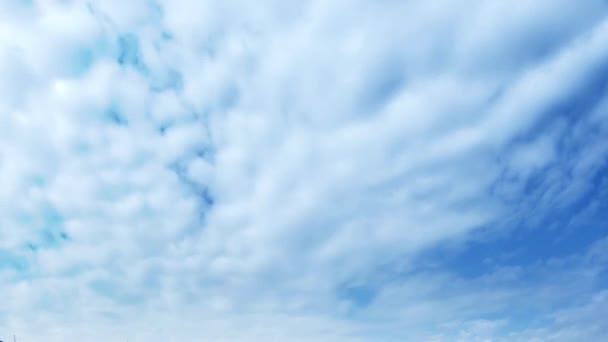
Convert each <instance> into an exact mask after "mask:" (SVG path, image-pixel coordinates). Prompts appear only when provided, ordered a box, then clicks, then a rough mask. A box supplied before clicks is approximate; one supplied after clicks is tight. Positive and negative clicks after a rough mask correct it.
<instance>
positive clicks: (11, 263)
mask: <svg viewBox="0 0 608 342" xmlns="http://www.w3.org/2000/svg"><path fill="white" fill-rule="evenodd" d="M28 267H29V263H28V260H27V258H26V257H25V256H23V255H19V254H15V253H14V252H11V251H9V250H3V249H0V270H2V269H7V268H8V269H14V270H16V271H19V272H25V271H27V269H28Z"/></svg>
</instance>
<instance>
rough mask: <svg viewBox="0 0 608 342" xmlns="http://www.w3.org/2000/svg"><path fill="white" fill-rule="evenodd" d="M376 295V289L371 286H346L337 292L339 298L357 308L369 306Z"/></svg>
mask: <svg viewBox="0 0 608 342" xmlns="http://www.w3.org/2000/svg"><path fill="white" fill-rule="evenodd" d="M376 294H377V291H376V289H375V288H373V287H371V286H369V285H345V286H342V287H340V288H338V290H337V295H338V298H341V299H344V300H347V301H348V302H350V303H352V304H354V305H355V306H356V307H357V308H365V307H367V306H369V305H370V304H371V303H372V302H373V300H374V298H375V297H376Z"/></svg>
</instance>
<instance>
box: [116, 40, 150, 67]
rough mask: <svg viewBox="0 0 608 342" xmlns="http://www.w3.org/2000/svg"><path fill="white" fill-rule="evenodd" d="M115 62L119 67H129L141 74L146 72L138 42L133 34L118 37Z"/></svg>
mask: <svg viewBox="0 0 608 342" xmlns="http://www.w3.org/2000/svg"><path fill="white" fill-rule="evenodd" d="M116 60H117V62H118V63H119V64H120V65H123V66H130V67H133V68H135V69H136V70H139V71H141V72H145V71H146V66H145V65H144V63H143V60H142V55H141V49H140V42H139V39H138V38H137V36H136V35H135V34H132V33H125V34H122V35H120V36H119V37H118V55H117V56H116Z"/></svg>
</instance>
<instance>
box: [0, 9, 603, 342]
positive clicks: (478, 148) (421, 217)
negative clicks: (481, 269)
mask: <svg viewBox="0 0 608 342" xmlns="http://www.w3.org/2000/svg"><path fill="white" fill-rule="evenodd" d="M7 11H8V12H10V13H14V14H15V15H14V16H10V18H9V19H7V20H6V25H3V26H2V28H0V73H1V74H2V75H3V76H4V77H0V92H1V94H2V95H0V207H1V208H3V209H2V210H3V214H2V215H1V217H0V227H2V228H1V229H0V287H2V289H3V290H2V292H1V293H0V302H2V303H3V306H2V308H0V328H1V329H2V331H1V332H2V333H4V331H15V332H18V334H19V335H20V336H23V338H24V340H25V339H27V338H29V339H30V340H37V339H40V338H41V336H45V337H46V339H47V340H51V341H55V340H57V341H59V340H65V339H67V338H72V339H81V340H89V341H96V340H107V339H115V338H129V340H131V341H133V340H137V341H139V340H167V339H169V340H180V341H190V340H192V341H194V340H200V339H206V340H214V341H215V340H222V339H223V340H227V341H228V340H229V341H235V340H236V341H256V340H280V341H299V340H316V341H323V340H327V341H363V340H378V339H381V340H386V341H389V340H391V339H394V340H403V339H404V338H405V339H407V338H415V336H420V335H415V334H414V333H412V334H411V335H407V334H406V333H404V332H402V331H400V330H399V329H395V326H398V325H400V324H401V325H403V324H404V323H405V322H408V321H410V324H411V321H412V320H413V322H419V323H420V325H419V326H417V327H416V328H417V329H418V330H419V331H420V332H422V333H425V334H426V333H435V331H430V330H432V329H431V328H430V327H432V326H434V325H436V324H437V322H438V320H441V321H453V320H454V317H453V315H455V314H456V313H457V312H460V311H462V310H467V308H466V306H467V305H469V304H468V303H469V302H471V301H472V299H470V298H475V299H476V300H479V299H480V298H481V300H486V299H487V300H488V301H489V303H490V304H496V305H497V307H498V308H500V307H502V306H501V305H503V304H502V303H504V300H505V298H511V297H509V296H506V297H500V293H499V294H498V297H499V298H498V299H497V300H496V301H495V302H492V301H491V300H492V299H495V298H496V293H490V294H488V295H487V297H484V296H483V294H482V295H480V296H472V295H471V294H468V293H465V294H463V295H462V296H461V297H458V298H456V301H455V302H454V301H449V300H448V301H446V302H445V304H446V306H448V309H449V310H445V312H444V313H443V314H441V315H437V312H436V311H434V310H436V309H437V306H436V304H437V300H436V299H435V300H433V299H431V300H429V301H420V302H416V301H404V302H403V307H401V308H395V307H394V306H395V305H394V304H395V302H400V300H401V299H402V298H406V299H407V298H413V297H415V296H416V295H421V296H424V295H426V294H427V293H432V292H433V291H432V290H433V286H445V285H444V284H446V281H447V282H449V281H452V280H454V279H452V278H451V277H449V276H447V277H448V278H447V280H446V278H444V275H443V274H439V275H432V276H430V277H429V278H428V279H420V280H419V279H415V280H412V281H410V282H409V283H408V282H403V283H401V284H398V285H390V286H387V287H386V288H384V287H385V286H384V285H380V286H379V287H380V288H381V289H380V290H379V294H378V299H375V300H374V302H373V303H372V304H370V307H369V308H367V309H365V310H364V309H361V310H364V311H366V313H365V314H363V315H362V316H363V317H364V318H365V319H364V320H363V321H359V322H358V321H357V319H356V318H353V317H352V315H353V312H357V310H359V309H357V308H356V304H354V303H353V298H343V297H341V295H340V293H339V292H340V289H341V288H342V287H344V286H348V285H353V284H355V285H357V284H358V283H361V284H363V285H369V284H367V282H370V280H369V277H370V276H371V275H373V274H374V273H375V272H376V270H377V268H379V267H381V266H385V265H387V264H388V265H390V264H393V263H395V262H397V261H398V262H400V263H403V264H405V265H406V266H405V267H406V268H407V267H409V264H410V263H411V262H412V260H414V259H413V257H414V256H415V255H416V254H417V253H419V252H420V251H423V250H425V249H426V248H429V247H432V246H434V245H435V244H437V243H439V242H443V241H446V240H450V239H462V238H466V237H467V236H468V233H470V232H471V231H473V230H474V229H476V228H479V227H480V226H483V225H486V224H488V223H491V222H494V221H495V220H496V219H498V218H500V217H501V215H504V214H505V213H509V212H510V210H511V209H512V208H511V207H509V206H508V205H509V204H508V203H505V202H504V198H502V197H500V196H496V195H495V194H493V193H491V192H490V191H489V189H490V188H491V187H492V186H495V184H496V182H499V181H500V179H501V178H500V177H502V174H503V172H516V173H518V174H519V175H520V177H522V178H523V181H525V180H526V179H527V178H528V177H529V176H530V175H531V174H533V173H534V172H538V170H539V169H542V168H543V167H545V166H547V165H549V164H550V163H551V162H552V161H554V160H555V159H556V158H558V157H557V153H558V152H556V144H557V139H558V138H559V137H560V134H562V133H560V132H562V131H559V130H555V131H554V132H553V133H552V134H546V135H544V136H539V137H536V139H533V140H532V142H531V143H530V144H528V143H527V142H521V141H520V140H518V139H522V136H525V135H529V134H530V131H531V130H532V128H533V127H534V126H535V125H538V124H540V123H541V122H542V120H544V119H545V118H546V116H547V111H550V110H551V109H552V107H553V106H555V104H556V103H560V101H561V99H563V98H566V97H568V96H570V95H572V94H574V95H576V94H577V93H578V92H579V91H580V89H581V88H582V87H584V86H585V85H586V84H587V83H588V82H589V79H590V77H589V76H590V75H592V74H593V73H594V72H596V70H604V69H605V66H604V64H605V62H604V61H605V60H608V56H607V54H608V52H607V51H608V49H606V45H607V44H608V41H607V39H606V37H608V35H607V34H606V27H607V24H606V20H605V19H604V17H605V16H602V11H605V5H604V4H603V3H602V2H600V1H589V2H585V3H584V4H580V3H579V4H576V6H575V5H573V4H571V3H570V2H567V1H557V2H549V1H539V2H535V3H534V4H525V3H524V2H518V3H517V5H511V6H507V5H504V4H503V5H498V4H495V3H492V2H487V1H468V2H467V3H466V4H464V3H460V2H459V3H456V2H454V1H442V2H439V3H437V4H434V5H431V4H425V3H422V2H420V3H408V2H402V3H397V2H392V1H385V2H370V1H356V2H346V1H338V2H332V3H328V2H322V1H311V2H304V3H299V4H286V3H284V2H281V1H266V2H264V3H263V4H259V3H256V4H252V3H245V2H241V1H227V2H212V1H203V2H197V1H186V0H178V1H157V2H153V1H145V0H141V1H131V2H129V3H123V2H118V1H103V2H101V1H98V2H92V4H88V3H85V2H84V1H51V0H47V1H34V2H33V4H29V5H27V4H21V3H18V2H16V1H9V2H4V3H3V4H1V5H0V12H2V13H7ZM4 17H5V16H3V15H1V14H0V20H3V22H5V21H4V19H5V18H4ZM499 19H501V20H499ZM126 35H130V36H129V37H131V38H129V39H127V40H125V42H123V43H120V42H119V39H120V37H123V38H124V37H126ZM121 44H122V46H121ZM125 44H131V45H129V47H128V49H130V50H129V52H128V53H126V52H124V51H122V52H121V49H124V48H125V46H126V45H125ZM537 47H538V48H539V49H540V50H539V51H536V50H534V49H536V48H537ZM121 55H122V56H123V57H124V56H127V55H128V56H127V57H125V60H126V62H125V63H124V65H120V64H119V63H118V62H117V58H118V56H121ZM130 64H131V65H130ZM558 114H561V113H558ZM598 115H599V114H598ZM594 120H599V119H597V118H596V119H594ZM585 122H586V121H585ZM582 129H584V131H586V128H584V127H583V128H582ZM556 132H557V133H556ZM604 136H605V135H600V137H604ZM514 144H515V145H517V144H519V145H517V146H516V147H515V148H513V145H514ZM604 146H605V144H601V143H598V147H597V149H595V150H593V151H590V152H589V153H588V154H586V157H581V158H578V157H577V158H575V160H576V161H577V162H578V164H577V165H579V166H578V169H580V170H582V171H581V174H580V175H578V177H579V179H580V180H584V179H585V177H586V176H587V175H588V174H589V172H592V171H591V170H593V168H592V167H591V165H597V163H599V162H598V161H599V160H601V159H602V158H603V157H605V155H606V149H605V148H603V147H604ZM585 171H587V172H585ZM507 193H509V194H510V195H509V196H511V197H515V198H516V197H517V196H518V195H520V194H521V189H520V188H517V187H515V186H514V187H513V188H511V189H503V193H501V194H502V195H505V194H507ZM568 194H569V195H568V196H569V197H570V198H578V197H579V195H580V194H578V193H576V191H574V190H573V191H571V192H569V193H568ZM505 196H506V195H505ZM564 196H565V195H564ZM63 234H65V235H63ZM417 281H419V283H416V282H417ZM371 282H373V281H371ZM467 285H469V286H471V284H469V283H467ZM425 291H430V292H425ZM462 291H465V290H464V289H463V290H462ZM392 292H394V293H393V294H391V293H392ZM509 295H511V296H517V295H521V293H516V294H509ZM462 298H464V299H462ZM397 299H398V300H397ZM459 299H461V300H462V301H463V302H461V303H458V302H457V301H458V300H459ZM463 303H464V304H463ZM488 305H489V304H488ZM482 313H484V310H473V312H472V313H471V314H470V317H467V321H466V322H465V321H457V322H456V323H454V324H456V325H457V330H458V329H460V336H462V338H463V339H468V340H473V339H474V338H475V337H474V336H473V335H471V334H476V335H483V334H489V333H487V332H488V331H490V332H492V333H493V332H494V331H495V330H496V329H499V327H501V326H502V325H503V322H502V320H498V321H490V320H484V319H480V318H478V317H475V315H479V314H482ZM355 316H356V315H355ZM388 316H391V317H390V319H389V318H388ZM382 319H384V320H385V322H382V323H379V321H380V320H382ZM410 326H413V325H410ZM385 327H388V328H390V329H388V330H386V331H382V330H383V328H385ZM446 329H447V328H446ZM449 329H451V328H449ZM449 329H448V330H449ZM425 330H426V331H425ZM387 331H390V333H391V334H392V335H388V333H387ZM471 331H472V332H471ZM417 333H418V332H416V334H417ZM400 334H404V335H400ZM438 334H439V335H435V336H438V337H437V338H439V340H441V338H442V337H441V334H442V333H441V332H438ZM425 336H430V335H428V334H427V335H425Z"/></svg>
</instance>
